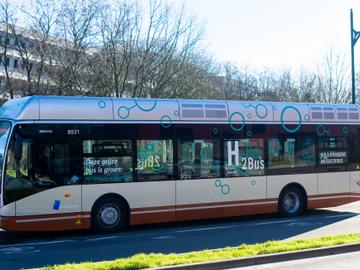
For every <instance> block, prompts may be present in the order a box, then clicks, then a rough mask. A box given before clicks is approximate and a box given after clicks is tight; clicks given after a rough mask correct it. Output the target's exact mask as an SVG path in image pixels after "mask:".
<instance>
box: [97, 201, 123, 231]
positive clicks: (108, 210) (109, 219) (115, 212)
mask: <svg viewBox="0 0 360 270" xmlns="http://www.w3.org/2000/svg"><path fill="white" fill-rule="evenodd" d="M120 218H121V213H120V209H119V207H118V206H117V205H115V204H112V203H111V204H110V203H108V204H104V205H103V206H101V208H100V210H99V214H98V220H99V221H100V223H101V224H102V225H103V226H104V227H115V226H116V225H117V224H118V223H119V221H120Z"/></svg>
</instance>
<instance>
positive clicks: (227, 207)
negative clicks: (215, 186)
mask: <svg viewBox="0 0 360 270" xmlns="http://www.w3.org/2000/svg"><path fill="white" fill-rule="evenodd" d="M222 181H223V182H224V184H226V185H228V186H229V193H228V194H224V196H223V197H224V199H223V200H224V203H223V216H224V217H230V216H240V215H252V214H262V213H272V212H276V211H277V200H274V199H266V176H253V177H236V178H225V179H224V180H222Z"/></svg>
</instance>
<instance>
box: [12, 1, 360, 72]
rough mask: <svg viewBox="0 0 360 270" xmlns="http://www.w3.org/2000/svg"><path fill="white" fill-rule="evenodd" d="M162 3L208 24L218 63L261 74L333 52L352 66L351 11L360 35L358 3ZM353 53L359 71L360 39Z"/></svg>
mask: <svg viewBox="0 0 360 270" xmlns="http://www.w3.org/2000/svg"><path fill="white" fill-rule="evenodd" d="M12 1H13V2H14V3H17V4H22V3H27V2H31V0H12ZM44 1H46V0H44ZM129 1H132V0H129ZM134 1H135V0H134ZM139 1H140V2H141V3H146V2H147V1H148V0H139ZM163 1H164V2H168V3H169V4H170V5H172V6H173V7H174V8H177V6H180V5H182V4H185V6H186V8H187V11H188V13H189V14H191V15H195V16H197V18H198V19H199V20H200V21H201V22H205V23H206V41H205V43H206V44H209V45H208V51H209V52H210V54H211V55H213V56H214V59H216V60H217V61H221V62H226V61H230V62H234V63H236V64H238V65H239V66H248V67H250V68H255V69H258V70H262V69H264V68H275V69H288V68H290V69H292V70H294V71H298V70H300V69H305V70H315V69H316V66H317V64H320V63H321V61H322V60H323V59H324V56H325V55H326V54H327V53H328V52H329V51H330V50H331V48H333V49H334V51H335V52H337V53H340V54H344V57H345V59H346V61H347V63H348V64H349V66H350V56H349V54H350V23H349V21H350V19H349V12H350V8H352V9H353V11H354V26H355V29H356V30H358V31H360V0H187V1H186V0H163ZM355 54H356V56H357V57H356V59H358V60H357V61H356V63H357V65H359V66H360V40H359V42H358V44H357V46H356V50H355Z"/></svg>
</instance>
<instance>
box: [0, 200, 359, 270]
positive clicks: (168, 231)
mask: <svg viewBox="0 0 360 270" xmlns="http://www.w3.org/2000/svg"><path fill="white" fill-rule="evenodd" d="M349 232H359V233H360V202H356V203H352V204H348V205H344V206H340V207H336V208H329V209H324V210H316V211H310V212H308V213H306V214H305V215H304V216H301V217H297V218H279V217H277V216H276V215H273V216H269V215H266V216H255V217H247V218H233V219H226V220H210V221H201V222H191V223H189V222H187V223H179V224H165V225H164V224H162V225H159V224H157V225H152V226H141V227H132V228H130V229H128V230H127V231H124V232H119V233H115V234H107V235H98V234H94V233H92V232H91V231H81V232H65V233H51V234H49V233H47V234H34V233H31V234H29V233H27V234H24V233H22V234H16V233H9V232H4V231H0V269H7V270H11V269H19V268H33V267H40V266H46V265H50V264H60V263H65V262H83V261H102V260H112V259H115V258H119V257H127V256H131V255H134V254H136V253H140V252H145V253H148V252H163V253H169V252H189V251H197V250H202V249H213V248H222V247H227V246H238V245H240V244H243V243H248V244H250V243H257V242H264V241H268V240H285V239H297V238H307V237H317V236H322V235H328V234H338V233H349Z"/></svg>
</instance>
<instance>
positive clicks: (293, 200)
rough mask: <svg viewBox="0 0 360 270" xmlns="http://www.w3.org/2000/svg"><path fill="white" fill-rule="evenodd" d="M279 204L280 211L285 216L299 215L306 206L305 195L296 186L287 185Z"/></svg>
mask: <svg viewBox="0 0 360 270" xmlns="http://www.w3.org/2000/svg"><path fill="white" fill-rule="evenodd" d="M278 206H279V213H280V215H281V216H283V217H296V216H299V215H300V214H301V213H302V212H303V210H304V207H305V196H304V194H303V192H302V191H301V190H300V189H299V188H297V187H295V186H289V187H286V188H285V189H283V190H282V191H281V193H280V196H279V201H278Z"/></svg>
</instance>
